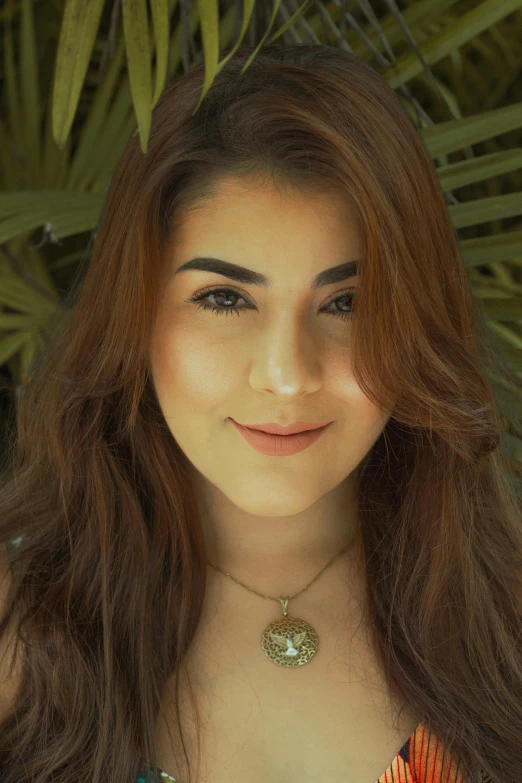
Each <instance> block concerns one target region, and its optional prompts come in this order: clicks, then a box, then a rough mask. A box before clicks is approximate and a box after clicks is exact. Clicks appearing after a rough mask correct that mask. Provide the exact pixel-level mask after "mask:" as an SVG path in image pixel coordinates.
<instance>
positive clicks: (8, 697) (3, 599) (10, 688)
mask: <svg viewBox="0 0 522 783" xmlns="http://www.w3.org/2000/svg"><path fill="white" fill-rule="evenodd" d="M12 578H13V576H12V572H11V566H10V565H9V558H8V553H7V547H6V545H5V544H0V620H1V619H2V618H3V617H4V615H5V614H6V612H7V608H8V607H7V595H8V592H9V588H10V586H11V582H12ZM16 624H17V615H16V611H15V612H14V613H13V615H12V617H11V620H10V621H9V624H8V625H7V627H6V629H5V631H4V632H3V634H1V635H0V720H3V719H4V718H5V717H6V715H7V714H8V712H9V710H10V709H11V707H12V704H13V702H14V699H15V696H16V693H17V691H18V687H19V685H20V681H21V661H20V660H18V661H16V662H15V663H14V664H13V657H14V639H15V627H16ZM18 649H19V653H20V650H21V647H19V648H18Z"/></svg>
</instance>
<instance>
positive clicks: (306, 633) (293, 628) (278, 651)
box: [207, 541, 353, 668]
mask: <svg viewBox="0 0 522 783" xmlns="http://www.w3.org/2000/svg"><path fill="white" fill-rule="evenodd" d="M352 543H353V541H351V542H350V543H349V544H348V545H347V546H345V547H344V548H343V549H341V551H340V552H338V553H337V554H336V555H335V556H334V557H332V559H331V560H330V562H329V563H327V564H326V565H325V567H324V568H322V569H321V571H319V573H318V574H317V576H316V577H315V578H314V579H312V581H311V582H309V584H307V585H306V587H303V589H302V590H300V591H299V592H298V593H296V594H295V595H292V596H288V595H287V596H281V597H280V598H272V596H270V595H263V594H262V593H258V592H257V590H254V589H253V588H252V587H247V586H246V585H244V584H243V583H242V582H240V581H239V579H234V577H233V576H231V575H230V574H228V573H227V572H226V571H223V570H222V569H221V568H219V566H215V565H213V563H211V562H210V560H207V563H208V564H209V565H210V566H212V568H215V569H216V571H221V573H222V574H224V575H225V576H228V578H229V579H232V581H233V582H236V584H238V585H241V587H244V588H245V589H246V590H249V591H250V592H251V593H255V594H256V595H259V596H260V597H261V598H267V599H268V600H269V601H279V603H280V604H281V606H282V608H283V616H282V617H281V618H280V619H279V620H274V621H273V622H272V623H270V624H269V625H267V627H266V628H265V630H264V631H263V635H262V636H261V649H262V650H263V652H264V653H265V655H266V657H267V658H268V659H269V660H271V661H272V662H273V663H275V664H277V665H278V666H283V667H291V668H294V667H296V666H304V664H305V663H309V661H311V660H312V658H313V657H314V655H315V654H316V652H317V650H318V648H319V636H318V635H317V631H316V630H315V628H313V627H312V626H311V625H310V623H307V622H306V620H301V619H299V618H298V617H290V615H289V614H288V601H290V600H293V599H294V598H297V596H298V595H301V593H304V591H305V590H308V588H309V587H310V585H312V584H313V583H314V582H315V580H316V579H318V578H319V577H320V576H321V574H322V573H323V571H325V570H326V569H327V568H328V566H329V565H331V564H332V563H333V561H334V560H336V559H337V558H338V557H339V555H342V553H343V552H346V550H347V549H349V547H351V545H352Z"/></svg>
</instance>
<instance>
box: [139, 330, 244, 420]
mask: <svg viewBox="0 0 522 783" xmlns="http://www.w3.org/2000/svg"><path fill="white" fill-rule="evenodd" d="M151 367H152V371H153V377H154V383H155V385H156V390H157V394H158V398H159V399H161V397H162V395H163V396H168V397H170V398H171V399H172V398H176V399H181V398H186V399H187V400H188V402H189V407H190V406H192V407H193V406H194V405H195V404H198V403H208V404H215V403H217V402H219V401H220V400H221V399H226V398H227V397H229V394H230V390H231V389H232V388H233V386H234V384H235V378H236V373H235V372H234V359H233V356H232V355H231V352H230V350H228V351H227V347H226V345H221V344H219V343H217V342H216V339H215V335H214V336H213V338H212V339H211V337H210V335H209V332H208V331H206V332H205V331H203V330H201V331H198V330H196V329H194V326H192V327H191V328H190V329H188V328H187V329H185V328H183V326H182V325H180V326H177V327H176V328H172V329H169V330H166V329H162V330H161V332H159V333H158V335H157V337H156V338H155V340H154V346H153V352H152V361H151Z"/></svg>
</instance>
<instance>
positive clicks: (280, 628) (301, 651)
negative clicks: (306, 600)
mask: <svg viewBox="0 0 522 783" xmlns="http://www.w3.org/2000/svg"><path fill="white" fill-rule="evenodd" d="M281 603H282V605H283V610H284V614H283V617H281V618H280V619H279V620H274V622H273V623H270V625H267V627H266V628H265V630H264V631H263V635H262V637H261V648H262V650H263V652H264V653H265V655H266V657H267V658H269V659H270V660H271V661H272V662H273V663H275V664H277V665H278V666H284V667H296V666H303V665H304V664H305V663H308V662H309V661H311V660H312V658H313V657H314V655H315V654H316V652H317V649H318V647H319V637H318V635H317V633H316V631H315V629H314V628H313V627H312V626H311V625H310V623H307V622H306V620H300V619H299V618H297V617H290V616H289V615H288V611H287V610H286V605H287V603H288V599H283V600H282V601H281Z"/></svg>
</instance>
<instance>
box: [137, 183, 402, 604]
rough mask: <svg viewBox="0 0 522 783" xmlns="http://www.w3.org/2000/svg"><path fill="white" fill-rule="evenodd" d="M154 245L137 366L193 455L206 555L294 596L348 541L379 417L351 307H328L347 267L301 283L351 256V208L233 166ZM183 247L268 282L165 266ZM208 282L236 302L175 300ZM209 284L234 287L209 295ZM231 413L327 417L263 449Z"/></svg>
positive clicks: (325, 581)
mask: <svg viewBox="0 0 522 783" xmlns="http://www.w3.org/2000/svg"><path fill="white" fill-rule="evenodd" d="M166 253H167V258H166V263H167V270H168V274H167V279H166V285H165V291H164V297H163V301H162V305H161V309H160V314H159V318H158V321H157V324H156V329H155V333H154V339H153V346H152V352H151V361H150V368H151V373H152V378H153V383H154V386H155V389H156V393H157V397H158V400H159V404H160V406H161V410H162V412H163V414H164V416H165V419H166V421H167V423H168V426H169V428H170V431H171V432H172V435H173V436H174V438H175V439H176V441H177V442H178V444H179V446H180V448H181V449H182V451H183V452H184V454H185V455H186V457H187V459H188V461H189V463H190V464H191V466H193V468H194V475H195V479H196V483H197V487H198V489H199V497H198V502H199V503H200V504H201V509H202V521H203V526H204V535H205V540H206V543H207V553H208V559H209V560H210V561H211V562H212V563H214V564H215V565H219V566H220V568H222V569H223V570H224V571H228V572H230V573H231V574H232V575H233V576H234V577H235V578H236V579H239V580H240V581H242V582H244V583H245V584H246V585H248V586H252V587H254V589H256V590H258V591H260V592H263V593H265V594H266V595H271V596H277V595H280V594H287V595H291V594H292V593H293V592H297V591H299V590H301V589H302V588H303V587H304V586H305V585H306V584H308V582H310V581H311V580H312V579H313V578H314V577H315V576H316V575H317V573H318V572H319V571H320V570H321V569H322V568H323V567H324V566H325V565H326V564H327V563H328V562H329V560H330V559H331V558H332V557H333V556H334V555H335V554H337V553H338V552H339V551H340V550H341V549H342V548H343V547H344V546H345V545H346V544H347V543H349V542H351V541H355V540H357V539H356V537H357V533H358V529H359V528H358V517H357V506H356V502H355V497H354V494H355V493H354V487H355V479H356V472H357V467H358V465H359V464H360V462H361V461H362V459H363V458H364V457H365V455H366V454H367V453H368V451H369V450H370V449H371V447H372V446H373V444H374V443H375V441H376V440H377V439H378V437H379V436H380V434H381V432H382V430H383V428H384V427H385V425H386V423H387V421H388V420H389V418H390V414H389V413H385V412H382V411H381V410H379V409H378V408H377V407H376V406H375V405H374V404H373V403H372V402H370V400H369V399H368V398H367V397H366V396H365V395H364V394H363V392H362V390H361V389H360V387H359V386H358V384H357V383H356V382H355V379H354V377H353V374H352V369H351V362H350V334H351V325H350V324H351V321H350V319H344V318H336V317H335V316H334V315H331V314H330V313H333V312H340V311H343V310H344V309H346V302H345V301H343V300H340V301H339V302H338V303H337V305H336V304H335V303H333V304H331V303H332V302H333V300H334V299H335V298H336V297H340V296H341V295H343V294H346V293H349V292H350V290H351V289H352V288H353V287H354V286H356V285H357V278H351V279H349V280H346V281H343V282H341V283H336V284H333V285H329V286H325V287H324V288H319V289H316V290H313V289H311V288H310V285H309V281H310V280H311V278H312V277H313V276H315V275H316V274H317V273H319V272H320V271H322V270H324V269H327V268H329V267H331V266H334V265H337V264H340V263H342V262H344V261H347V260H351V259H357V258H359V256H358V253H359V245H358V235H357V224H356V220H355V216H354V214H353V213H352V212H351V211H350V207H349V205H348V204H347V203H346V201H345V200H343V198H342V197H339V196H337V197H336V196H335V195H333V194H314V195H310V194H306V195H305V194H303V193H300V192H297V191H295V190H293V189H289V188H287V189H285V190H282V189H276V188H275V187H274V186H268V185H264V186H260V185H259V184H258V183H257V184H256V183H254V182H253V181H252V182H249V181H246V180H244V179H243V180H241V179H234V178H232V179H228V180H224V181H222V182H221V184H220V187H219V188H218V191H217V195H216V196H215V198H213V199H212V201H209V202H208V203H206V205H205V206H204V208H203V209H200V210H198V211H197V212H196V213H194V214H193V215H191V216H189V217H187V219H186V220H184V222H183V224H182V226H181V230H180V231H178V232H177V233H176V236H175V237H174V236H173V237H172V238H171V241H170V243H169V245H168V247H167V249H166ZM195 256H213V257H215V258H220V259H224V260H227V261H230V262H233V263H236V264H240V265H242V266H245V267H247V268H249V269H251V270H254V271H256V272H260V273H262V274H264V275H266V276H267V277H269V278H271V279H272V281H273V284H272V289H271V290H268V289H264V288H262V287H259V286H255V285H246V284H240V283H237V282H235V281H233V280H231V279H229V278H227V277H223V276H222V275H219V274H217V273H210V272H204V271H197V270H192V271H185V272H182V273H180V274H179V275H174V274H173V273H174V271H175V270H176V269H177V268H179V267H180V266H181V265H182V264H184V263H185V262H186V261H189V260H190V259H191V258H193V257H195ZM208 286H216V290H215V291H214V294H207V296H206V298H205V299H204V300H203V301H204V302H205V303H207V304H211V305H216V304H220V305H221V306H224V307H228V308H231V309H236V310H237V311H238V313H239V315H236V314H228V315H225V314H219V315H217V314H215V313H213V312H211V311H210V310H203V309H198V306H197V304H193V303H188V302H187V301H186V300H187V299H189V297H191V296H194V294H197V293H198V292H200V291H202V290H203V289H204V288H206V287H208ZM219 287H221V289H223V288H225V289H233V290H234V291H235V292H237V294H238V295H230V294H229V295H228V296H226V295H225V294H223V293H221V294H220V295H217V288H219ZM223 303H226V304H224V305H223ZM327 306H328V310H327V309H326V308H327ZM250 308H253V309H250ZM229 417H232V418H234V419H235V420H236V421H237V422H239V423H241V424H253V423H257V422H276V421H278V422H282V423H285V424H286V423H291V422H295V421H304V422H306V421H314V422H329V421H333V422H334V424H333V425H332V426H331V427H330V428H329V430H328V431H326V432H325V434H324V435H323V436H322V437H321V438H320V439H319V440H318V441H317V442H316V443H314V444H313V445H312V446H311V447H309V448H308V449H306V450H304V451H302V452H301V453H299V454H296V455H293V456H287V457H271V456H265V455H262V454H259V453H257V452H256V451H254V450H253V449H252V448H251V446H250V445H249V444H248V443H247V442H246V441H245V440H244V439H243V438H242V437H241V435H240V434H239V433H238V432H237V431H236V429H235V427H234V426H233V424H232V423H231V422H230V420H229ZM354 551H355V549H354ZM350 553H351V550H349V552H348V553H345V555H343V556H341V558H339V560H338V561H336V563H334V564H333V565H332V566H331V567H330V568H328V569H327V570H326V571H325V573H324V574H323V575H322V576H321V578H320V580H318V582H317V583H316V584H314V588H313V589H314V590H316V591H317V594H319V593H320V592H321V591H324V590H326V591H328V590H332V591H333V590H336V588H337V585H336V582H335V580H336V579H337V578H338V576H340V574H341V571H340V570H339V569H341V568H342V567H343V563H346V562H347V561H346V558H347V557H350V556H351V554H350ZM209 569H210V567H209ZM213 574H214V575H215V576H217V577H218V578H219V579H220V580H221V582H226V583H228V584H229V588H228V589H233V590H235V591H236V593H235V595H237V594H238V593H241V594H242V597H241V599H240V600H243V601H245V603H246V604H248V605H249V607H250V609H252V608H253V607H252V602H253V601H254V600H255V601H257V602H259V604H263V603H265V604H266V603H268V602H266V601H265V602H263V600H262V599H260V598H255V599H254V597H253V596H252V594H251V593H248V592H247V591H246V590H241V589H240V588H239V587H237V586H236V585H234V584H233V583H232V582H231V581H230V580H229V579H226V578H225V577H224V576H223V575H221V574H219V573H218V572H214V570H213V569H210V573H209V578H213ZM320 584H322V586H321V587H319V585H320ZM307 595H310V596H311V595H312V590H310V593H306V594H305V596H304V598H306V596H307ZM272 608H273V607H272Z"/></svg>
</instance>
